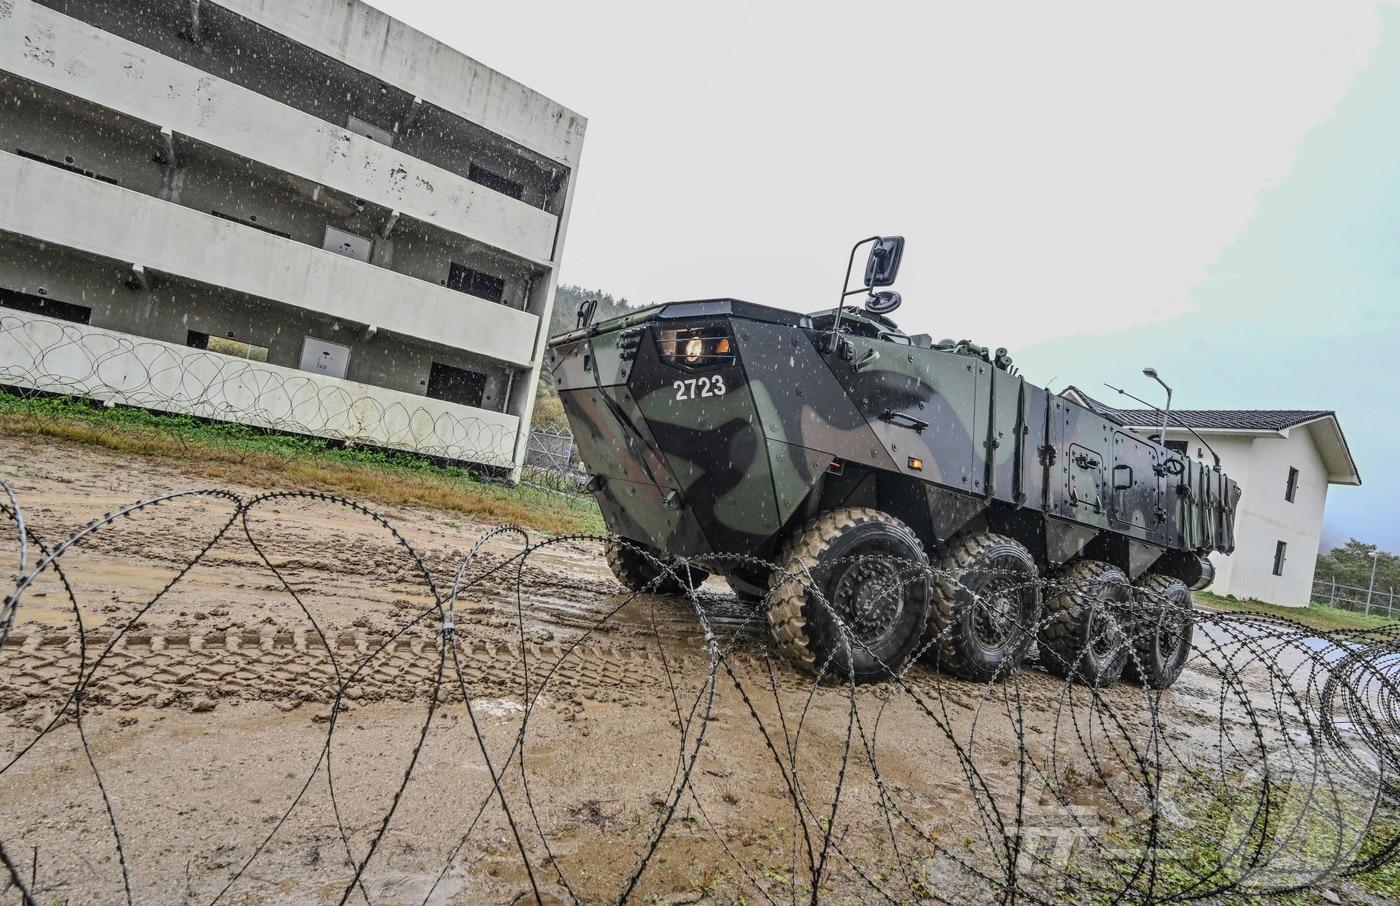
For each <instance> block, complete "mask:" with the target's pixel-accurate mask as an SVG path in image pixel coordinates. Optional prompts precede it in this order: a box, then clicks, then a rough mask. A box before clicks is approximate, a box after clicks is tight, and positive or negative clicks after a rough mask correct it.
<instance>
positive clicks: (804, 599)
mask: <svg viewBox="0 0 1400 906" xmlns="http://www.w3.org/2000/svg"><path fill="white" fill-rule="evenodd" d="M858 568H859V570H858ZM864 571H874V573H875V574H876V575H877V576H879V577H880V578H878V579H875V580H870V579H868V578H867V580H866V581H864V582H862V581H861V577H862V576H863V575H866V572H864ZM809 576H810V580H809V578H808V577H809ZM852 588H856V589H861V590H864V589H876V590H877V593H876V594H874V595H871V596H870V599H868V600H867V599H862V597H861V595H860V594H857V595H856V599H857V600H856V601H855V602H852V603H853V607H855V608H856V609H857V612H856V613H855V615H854V616H853V617H852V619H850V620H849V621H843V620H842V619H841V618H839V617H838V616H837V615H836V613H834V612H833V611H834V610H835V609H836V606H837V602H839V601H841V600H846V599H847V597H848V594H847V593H848V592H849V590H851V589H852ZM818 590H819V591H818ZM895 595H897V597H895ZM823 599H824V600H823ZM765 602H766V605H767V611H768V623H769V627H770V628H771V629H772V632H773V638H774V639H775V640H776V641H777V644H778V648H779V649H780V650H781V651H782V652H783V653H784V654H785V655H787V656H788V657H789V658H790V659H791V660H792V661H793V662H794V663H796V664H797V665H798V666H800V667H802V668H803V669H805V670H807V671H808V672H811V673H816V672H819V671H821V670H822V669H823V668H825V671H826V672H825V674H824V675H825V676H827V677H829V678H831V679H833V680H836V681H841V682H846V681H850V680H852V679H854V681H855V682H857V683H867V682H874V681H877V680H881V679H885V678H887V677H889V676H891V675H893V674H895V673H898V672H899V671H900V670H901V669H902V668H903V667H904V665H905V663H907V662H908V660H909V657H910V656H911V655H912V654H913V653H914V652H915V651H916V650H917V649H918V645H919V640H920V638H921V637H922V635H923V630H924V624H925V622H926V620H927V618H928V607H929V580H928V558H927V557H926V556H925V554H924V549H923V545H922V544H920V543H919V538H918V536H917V535H915V534H914V531H913V530H912V529H910V528H909V526H907V525H905V524H904V523H903V522H901V521H899V520H898V519H896V518H895V517H893V516H890V515H889V514H887V513H882V512H880V511H879V510H874V509H869V508H866V507H848V508H845V509H840V510H833V511H831V512H829V513H823V514H822V515H820V516H818V517H816V518H815V519H813V520H811V521H810V522H808V523H807V524H806V525H804V526H803V527H802V528H801V529H800V530H799V531H797V532H796V533H795V534H794V535H793V536H792V537H791V538H790V539H789V540H788V542H787V544H785V545H784V546H783V550H782V552H781V553H780V554H779V556H778V560H777V567H776V568H775V569H774V570H773V574H772V576H771V577H770V579H769V591H768V595H767V597H766V599H765ZM885 610H889V611H891V613H889V615H888V619H884V614H883V611H885ZM843 622H846V624H847V627H848V630H847V631H848V632H849V636H847V635H844V634H843V632H842V625H843ZM871 623H873V624H875V625H876V628H877V629H878V628H879V626H880V625H883V627H884V628H883V631H882V632H877V631H871V632H870V633H868V634H867V635H865V636H861V637H857V635H856V633H857V631H858V627H859V626H866V625H868V624H871ZM848 638H849V639H850V641H849V644H848V642H847V639H848Z"/></svg>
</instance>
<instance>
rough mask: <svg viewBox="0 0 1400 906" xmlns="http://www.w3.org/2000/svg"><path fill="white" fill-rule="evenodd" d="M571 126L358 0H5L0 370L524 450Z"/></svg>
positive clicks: (448, 442) (415, 441)
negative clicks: (174, 373) (174, 374)
mask: <svg viewBox="0 0 1400 906" xmlns="http://www.w3.org/2000/svg"><path fill="white" fill-rule="evenodd" d="M585 125H586V123H585V121H584V119H583V118H582V117H580V116H578V115H577V114H575V113H572V112H571V111H569V110H567V109H565V108H564V107H562V106H560V105H559V104H556V103H555V102H553V101H551V100H549V99H548V98H545V97H543V96H542V95H540V94H537V93H536V92H534V91H531V90H530V89H528V88H526V87H525V86H524V85H521V84H520V83H518V82H515V81H512V80H511V79H509V78H507V77H505V76H503V75H501V74H500V73H497V72H494V71H492V70H491V69H488V68H487V67H485V66H483V65H482V64H480V63H477V62H476V61H474V60H472V59H470V58H468V57H466V56H464V55H462V54H460V53H458V52H456V51H454V50H453V49H451V48H449V47H447V46H445V45H443V44H441V43H439V42H437V41H435V40H433V39H431V38H429V37H428V36H426V35H424V34H422V33H420V32H417V31H414V30H413V29H411V28H409V27H407V26H406V25H404V24H403V23H400V22H398V21H396V20H394V19H391V18H390V17H388V16H386V15H384V14H382V13H380V12H378V11H377V10H375V9H373V8H372V7H370V6H368V5H366V4H364V3H362V2H359V0H218V2H212V0H0V370H2V369H5V368H6V366H9V367H8V370H4V373H3V374H0V383H11V384H13V383H20V384H24V383H26V380H28V382H29V383H30V384H31V385H33V386H37V387H39V389H49V388H48V387H46V386H39V385H40V383H41V382H43V381H48V382H49V383H51V384H52V383H55V382H57V383H64V384H65V385H66V386H69V387H77V388H79V389H80V390H81V391H82V392H87V393H90V394H92V395H94V396H99V397H105V398H110V399H115V400H117V401H120V402H138V403H139V404H142V405H147V406H152V407H155V408H165V409H171V410H179V411H189V410H190V409H191V408H195V409H197V410H198V411H197V414H211V413H212V414H215V417H225V418H229V419H236V420H247V421H251V422H254V423H259V424H264V425H269V426H273V427H293V428H295V429H298V430H304V431H307V432H309V433H318V434H327V435H330V436H337V437H345V436H353V437H354V438H355V439H357V440H360V441H364V442H367V443H381V444H385V445H389V446H399V447H405V448H409V449H415V450H420V451H422V452H429V453H438V454H447V455H452V456H454V458H462V459H471V460H474V461H478V462H485V463H489V464H492V465H496V466H502V467H506V468H510V469H513V470H515V471H516V472H517V473H518V470H519V467H520V465H521V462H522V461H523V458H524V456H525V448H526V443H525V437H526V434H527V432H528V425H529V420H530V414H531V411H532V409H533V406H534V395H535V387H536V378H537V376H538V371H539V367H540V363H541V359H542V356H543V350H544V342H545V339H546V337H545V331H546V327H547V325H548V323H549V315H550V310H551V307H552V305H553V299H554V290H555V285H556V275H557V273H558V265H559V261H560V255H561V253H562V250H563V246H564V236H565V231H566V227H567V224H568V218H569V207H570V202H571V200H572V196H573V188H574V184H575V182H576V180H577V176H578V163H579V154H580V151H581V149H582V145H583V138H584V130H585ZM75 350H76V352H75ZM155 362H159V363H163V364H162V365H160V366H159V367H158V366H156V365H153V363H155ZM177 363H178V364H177ZM153 368H155V370H154V371H153ZM161 368H165V369H167V370H168V369H185V370H187V371H190V372H191V373H192V374H193V375H194V376H193V378H192V379H190V380H185V381H183V382H174V383H172V382H171V380H170V377H169V375H168V374H166V372H165V371H162V370H160V369H161ZM26 375H28V376H30V378H32V379H27V378H26ZM162 381H164V382H165V383H164V384H162ZM191 381H192V382H193V384H194V385H195V386H197V387H199V388H201V393H202V394H204V396H202V397H199V398H197V399H196V398H195V396H193V395H191V393H190V392H189V387H188V385H189V384H190V383H191ZM65 382H66V383H65ZM177 385H178V386H177ZM307 400H314V403H315V404H314V405H307ZM328 400H333V401H334V402H328ZM352 410H353V412H354V413H355V417H353V418H350V417H348V416H347V412H350V411H352ZM375 413H379V415H378V416H376V415H375ZM337 419H338V420H337ZM378 422H382V424H380V423H378ZM468 438H471V439H470V440H468Z"/></svg>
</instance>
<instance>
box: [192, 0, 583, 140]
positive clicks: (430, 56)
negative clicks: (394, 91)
mask: <svg viewBox="0 0 1400 906" xmlns="http://www.w3.org/2000/svg"><path fill="white" fill-rule="evenodd" d="M218 5H220V6H223V7H225V8H227V9H229V10H232V11H233V12H236V13H238V14H239V15H242V16H244V17H245V18H247V19H249V20H251V21H253V22H256V23H258V24H260V25H262V26H264V27H266V28H269V29H271V30H273V31H276V32H279V33H281V34H285V35H288V36H289V37H292V38H294V39H295V40H297V41H299V42H300V43H302V44H304V45H306V46H307V47H310V48H312V49H314V50H317V51H319V52H320V53H323V54H325V55H326V56H329V57H331V58H332V59H336V60H340V61H341V62H343V63H346V64H348V65H349V66H351V67H353V68H355V69H357V70H360V71H362V72H367V73H370V74H372V75H374V76H376V77H377V78H379V79H381V80H382V81H384V82H387V83H388V84H390V85H393V86H396V87H398V88H401V89H403V90H404V91H407V92H412V93H413V94H414V95H416V96H418V97H421V98H422V99H423V100H424V101H426V102H428V103H432V104H434V105H436V106H438V107H441V108H442V109H443V110H446V111H448V112H450V113H452V114H454V115H456V116H460V117H462V118H463V119H465V120H469V121H471V122H474V123H480V124H481V125H482V126H485V127H486V128H488V129H490V130H491V131H493V132H495V133H497V134H499V135H502V136H505V137H506V138H509V139H511V140H512V141H515V142H518V143H519V144H521V145H522V146H524V147H526V148H529V149H531V150H533V151H537V152H539V153H540V154H543V155H545V156H546V157H548V158H550V159H551V160H556V161H559V162H560V163H562V164H565V165H567V166H569V167H574V166H576V165H577V164H578V160H579V155H580V154H581V152H582V150H583V135H584V130H585V129H586V128H587V125H588V122H587V120H585V119H584V118H583V117H581V116H579V115H578V114H576V113H574V112H573V111H571V110H569V109H568V108H566V107H563V106H561V105H560V104H557V103H555V102H554V101H551V100H549V99H548V98H546V97H544V96H542V95H540V94H537V93H535V92H533V91H531V90H530V89H529V88H527V87H526V86H524V85H522V84H520V83H519V82H517V81H515V80H514V79H511V78H508V77H506V76H504V75H502V74H501V73H499V72H496V71H495V70H493V69H491V68H489V67H487V66H484V65H482V64H481V63H478V62H477V61H476V60H473V59H471V58H470V57H468V56H465V55H464V54H461V53H459V52H457V51H455V50H453V49H452V48H450V47H448V46H447V45H445V44H442V43H440V42H438V41H435V40H433V39H432V38H430V37H428V36H427V35H425V34H423V33H422V32H420V31H416V30H415V29H412V28H410V27H408V26H407V25H405V24H404V23H402V22H399V21H397V20H395V19H393V18H391V17H389V16H387V15H385V14H384V13H381V12H380V11H379V10H377V9H375V8H373V7H372V6H370V5H369V4H367V3H362V2H360V0H299V2H296V3H289V2H287V0H222V2H220V3H219V4H218Z"/></svg>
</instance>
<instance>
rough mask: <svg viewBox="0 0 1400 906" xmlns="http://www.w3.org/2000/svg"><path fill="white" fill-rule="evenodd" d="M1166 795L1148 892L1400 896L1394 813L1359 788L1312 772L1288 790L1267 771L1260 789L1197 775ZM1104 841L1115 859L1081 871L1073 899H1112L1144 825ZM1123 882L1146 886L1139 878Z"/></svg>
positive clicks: (1248, 898)
mask: <svg viewBox="0 0 1400 906" xmlns="http://www.w3.org/2000/svg"><path fill="white" fill-rule="evenodd" d="M1166 792H1168V791H1167V790H1165V789H1164V793H1166ZM1166 798H1167V800H1168V802H1169V805H1170V809H1169V811H1168V813H1166V814H1164V818H1165V819H1166V820H1164V821H1163V822H1162V823H1161V824H1160V826H1159V830H1160V833H1161V836H1160V837H1159V838H1158V850H1157V853H1156V856H1157V858H1156V873H1155V887H1154V889H1153V890H1152V893H1153V894H1154V895H1155V897H1157V898H1162V899H1166V898H1173V897H1180V898H1187V897H1202V896H1204V897H1205V899H1206V902H1212V903H1214V902H1238V903H1248V902H1269V903H1277V904H1281V906H1305V904H1312V903H1317V902H1321V901H1322V898H1321V897H1320V896H1319V894H1318V893H1317V890H1316V888H1319V887H1321V888H1328V889H1332V890H1335V891H1338V892H1340V893H1342V894H1343V896H1342V901H1344V902H1354V901H1355V900H1356V899H1357V897H1356V894H1358V893H1362V892H1364V893H1366V894H1371V895H1375V896H1380V897H1383V898H1385V899H1386V900H1387V901H1391V900H1393V899H1395V898H1396V897H1400V864H1397V862H1396V861H1395V858H1394V855H1395V846H1396V841H1397V838H1398V837H1400V818H1397V816H1396V814H1395V812H1394V809H1393V808H1392V807H1390V806H1388V805H1385V804H1382V805H1381V806H1380V808H1379V810H1376V801H1375V799H1374V798H1373V797H1372V796H1371V795H1367V794H1366V791H1360V792H1351V793H1349V792H1346V791H1344V790H1342V789H1341V788H1338V787H1336V786H1332V785H1329V784H1328V783H1327V782H1326V779H1325V778H1321V777H1314V778H1312V779H1311V781H1309V780H1308V779H1306V778H1302V779H1300V782H1299V785H1298V786H1297V787H1296V788H1293V787H1290V785H1289V784H1288V783H1287V782H1286V781H1285V780H1283V778H1276V779H1275V781H1274V783H1273V784H1272V785H1271V786H1270V787H1269V788H1268V789H1267V790H1266V789H1265V787H1264V786H1263V785H1262V783H1261V782H1260V781H1259V780H1258V779H1257V778H1255V777H1251V776H1246V775H1243V774H1234V775H1232V776H1230V777H1229V782H1228V783H1219V782H1211V781H1209V780H1206V779H1205V778H1202V777H1199V776H1198V777H1197V782H1194V783H1187V784H1186V785H1185V786H1184V787H1182V788H1179V789H1177V790H1175V791H1170V793H1169V795H1168V796H1167V797H1166ZM1106 842H1107V845H1108V847H1110V848H1111V850H1110V851H1111V852H1113V854H1114V857H1115V858H1116V860H1117V862H1116V864H1114V861H1113V860H1106V861H1105V862H1103V863H1100V864H1098V865H1095V866H1092V867H1091V868H1090V870H1089V871H1088V872H1087V873H1086V880H1088V881H1090V884H1089V885H1087V886H1088V888H1089V889H1088V890H1084V891H1079V893H1080V899H1082V900H1086V901H1092V902H1114V901H1117V899H1116V896H1115V895H1116V894H1118V893H1120V892H1121V885H1122V884H1123V882H1124V880H1125V879H1127V878H1129V877H1131V876H1132V875H1133V874H1134V873H1135V872H1136V871H1137V870H1138V865H1139V860H1140V859H1141V857H1142V854H1143V852H1144V849H1143V847H1144V846H1145V844H1146V842H1147V837H1146V831H1145V829H1144V828H1143V827H1136V828H1121V829H1114V830H1111V831H1110V832H1109V833H1108V834H1107V840H1106ZM1352 872H1355V873H1352ZM1293 887H1302V888H1303V889H1302V890H1289V888H1293ZM1133 888H1134V889H1135V890H1136V891H1137V892H1139V893H1146V892H1147V878H1146V877H1145V875H1139V876H1138V877H1137V879H1136V883H1135V884H1134V885H1133Z"/></svg>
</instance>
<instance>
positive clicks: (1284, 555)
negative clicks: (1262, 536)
mask: <svg viewBox="0 0 1400 906" xmlns="http://www.w3.org/2000/svg"><path fill="white" fill-rule="evenodd" d="M1287 559H1288V542H1287V541H1280V542H1279V543H1278V546H1277V547H1275V548H1274V575H1276V576H1281V575H1283V561H1285V560H1287Z"/></svg>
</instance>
